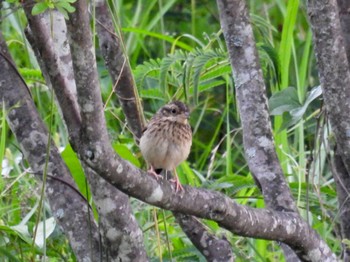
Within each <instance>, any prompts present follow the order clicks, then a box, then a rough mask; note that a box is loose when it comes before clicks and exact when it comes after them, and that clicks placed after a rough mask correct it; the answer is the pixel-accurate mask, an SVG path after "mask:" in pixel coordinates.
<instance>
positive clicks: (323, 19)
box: [308, 0, 350, 261]
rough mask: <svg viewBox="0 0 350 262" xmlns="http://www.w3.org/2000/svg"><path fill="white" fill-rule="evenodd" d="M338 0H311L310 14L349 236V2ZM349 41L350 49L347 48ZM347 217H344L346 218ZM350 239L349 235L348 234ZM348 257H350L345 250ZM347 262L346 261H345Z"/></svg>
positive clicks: (342, 222) (343, 222)
mask: <svg viewBox="0 0 350 262" xmlns="http://www.w3.org/2000/svg"><path fill="white" fill-rule="evenodd" d="M338 2H339V3H340V4H341V5H340V7H341V9H340V11H341V12H340V16H341V18H342V24H343V29H342V27H341V21H340V20H339V10H338V6H337V1H336V0H330V1H325V0H320V1H315V0H309V2H308V13H309V19H310V23H311V27H312V32H313V40H314V44H315V45H314V48H315V54H316V59H317V65H318V69H319V75H320V82H321V87H322V90H323V97H324V101H325V105H326V109H327V114H328V117H329V121H330V123H331V126H332V130H333V132H334V135H335V138H336V141H337V151H336V152H335V156H334V164H335V165H336V168H333V174H334V180H335V181H336V186H337V194H338V200H339V205H340V206H341V210H343V211H344V213H343V214H341V218H340V221H341V225H342V233H343V234H344V237H346V236H350V228H349V227H348V225H349V217H348V216H344V215H345V214H347V213H348V210H349V207H350V203H349V201H347V199H348V197H349V195H348V192H347V190H346V189H348V187H347V188H346V186H347V185H348V183H349V174H350V115H349V112H350V100H349V97H350V71H349V60H348V57H349V53H348V55H347V52H346V51H348V52H350V51H349V50H350V49H349V46H350V45H349V39H350V38H349V32H350V31H349V25H348V24H345V23H346V22H347V21H349V7H350V6H349V3H348V1H338ZM344 37H345V40H346V41H345V40H344ZM345 43H347V46H348V48H345ZM343 216H344V217H343ZM347 238H348V237H347ZM345 257H346V258H347V259H349V257H348V250H346V253H345ZM345 261H346V260H345Z"/></svg>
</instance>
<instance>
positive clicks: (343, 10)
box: [337, 0, 350, 61]
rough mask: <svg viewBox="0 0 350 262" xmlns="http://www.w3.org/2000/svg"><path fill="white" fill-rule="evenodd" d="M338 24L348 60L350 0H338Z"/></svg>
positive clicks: (349, 47) (349, 58)
mask: <svg viewBox="0 0 350 262" xmlns="http://www.w3.org/2000/svg"><path fill="white" fill-rule="evenodd" d="M337 2H338V6H339V18H340V25H341V28H342V32H343V37H344V40H345V42H344V44H345V51H346V55H347V57H348V61H350V26H349V25H350V1H348V0H338V1H337Z"/></svg>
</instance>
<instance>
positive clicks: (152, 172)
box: [147, 165, 162, 180]
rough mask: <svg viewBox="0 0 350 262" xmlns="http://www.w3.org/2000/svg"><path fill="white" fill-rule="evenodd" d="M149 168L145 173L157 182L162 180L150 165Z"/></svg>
mask: <svg viewBox="0 0 350 262" xmlns="http://www.w3.org/2000/svg"><path fill="white" fill-rule="evenodd" d="M150 166H151V167H150V169H149V170H148V171H147V172H148V174H150V175H152V176H154V177H155V178H156V179H157V180H158V179H159V178H162V176H161V175H158V174H157V173H156V171H155V170H154V168H153V166H152V165H150Z"/></svg>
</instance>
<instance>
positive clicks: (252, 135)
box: [217, 0, 297, 261]
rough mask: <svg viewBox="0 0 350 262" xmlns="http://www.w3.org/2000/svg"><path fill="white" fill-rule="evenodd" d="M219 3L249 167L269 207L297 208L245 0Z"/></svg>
mask: <svg viewBox="0 0 350 262" xmlns="http://www.w3.org/2000/svg"><path fill="white" fill-rule="evenodd" d="M217 3H218V7H219V13H220V22H221V27H222V29H223V33H224V36H225V40H226V45H227V49H228V51H229V54H230V61H231V65H232V69H233V75H234V79H235V86H236V95H237V101H238V105H239V110H240V115H241V121H242V128H243V143H244V149H245V155H246V159H247V162H248V166H249V169H250V170H251V172H252V174H253V176H254V179H255V181H256V182H257V184H258V185H259V187H261V190H262V193H263V195H264V199H265V202H266V204H267V206H269V207H270V208H272V209H275V210H287V211H297V208H296V206H295V203H294V200H293V198H292V195H291V193H290V190H289V187H288V186H287V184H286V181H285V178H284V175H283V172H282V168H281V166H280V163H279V160H278V157H277V154H276V151H275V146H274V140H273V136H272V129H271V123H270V118H269V112H268V105H267V97H266V91H265V84H264V80H263V76H262V71H261V67H260V64H259V59H258V56H257V50H256V46H255V41H254V35H253V30H252V27H251V24H250V21H249V14H248V9H247V6H246V3H245V1H242V0H233V1H221V0H218V1H217ZM276 196H278V197H276ZM282 248H283V250H284V252H285V254H286V258H288V261H290V259H289V258H290V257H293V256H295V255H293V254H291V252H290V249H289V248H288V247H285V246H284V245H282ZM292 260H294V261H295V260H296V258H293V259H292Z"/></svg>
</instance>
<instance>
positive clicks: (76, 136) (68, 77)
mask: <svg viewBox="0 0 350 262" xmlns="http://www.w3.org/2000/svg"><path fill="white" fill-rule="evenodd" d="M25 10H26V14H27V17H28V21H29V26H30V28H31V30H29V32H30V33H29V35H30V36H32V38H33V39H32V41H30V42H31V43H32V46H33V49H34V50H38V51H37V52H36V53H37V57H38V59H39V64H40V65H41V68H42V71H43V72H46V73H45V75H46V79H47V82H48V83H51V84H52V87H53V89H54V90H55V93H56V97H57V100H58V102H59V105H60V108H61V110H62V114H63V117H64V120H65V123H66V125H67V129H68V134H69V138H70V139H69V140H70V143H71V144H72V146H73V148H76V147H77V145H79V144H80V142H81V141H80V138H81V137H80V132H79V130H80V127H81V118H80V110H79V107H78V103H77V96H76V86H75V81H74V76H73V68H72V60H71V56H70V49H69V45H68V42H67V37H66V32H67V28H66V24H65V21H64V18H63V16H62V15H61V14H60V13H58V12H55V11H53V12H51V17H52V21H53V24H52V25H51V24H50V23H51V22H50V17H49V16H48V14H47V13H45V14H42V15H37V16H32V15H31V7H29V6H28V5H27V7H26V8H25ZM51 28H52V29H53V31H52V32H51ZM52 36H53V38H52ZM92 62H93V61H92ZM83 168H84V171H85V174H86V177H87V179H88V182H89V185H90V187H91V191H92V194H93V198H94V202H95V204H96V207H97V210H98V213H99V225H100V227H101V233H102V240H103V242H104V245H103V246H104V247H105V248H104V250H103V252H104V253H105V255H106V256H108V257H109V259H111V260H113V261H114V260H118V259H122V260H123V261H146V260H147V257H146V252H145V249H144V245H143V235H142V232H141V230H140V228H139V227H138V224H137V222H136V219H135V217H134V216H133V215H132V212H131V207H130V204H129V198H128V196H127V195H125V194H124V193H122V192H120V191H119V190H117V189H116V188H115V187H113V186H112V185H110V184H109V183H107V182H106V181H105V180H104V179H102V178H100V177H99V176H98V175H97V174H96V173H94V172H93V171H92V170H91V169H90V168H89V167H88V166H86V165H85V166H84V165H83Z"/></svg>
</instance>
